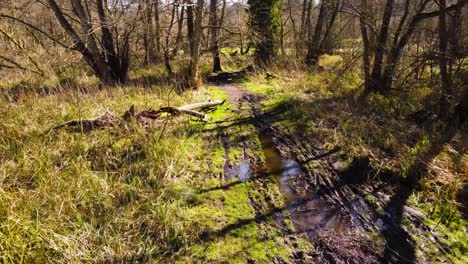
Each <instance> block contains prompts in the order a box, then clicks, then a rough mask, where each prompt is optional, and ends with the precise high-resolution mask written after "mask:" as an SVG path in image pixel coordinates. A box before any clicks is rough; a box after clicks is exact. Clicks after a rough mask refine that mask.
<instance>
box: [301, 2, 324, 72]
mask: <svg viewBox="0 0 468 264" xmlns="http://www.w3.org/2000/svg"><path fill="white" fill-rule="evenodd" d="M326 13H327V8H326V4H325V3H324V1H323V0H322V1H321V2H320V11H319V16H318V18H317V24H316V26H315V31H314V35H313V36H312V39H311V40H310V41H309V45H308V49H307V55H306V59H305V63H306V64H307V65H316V64H317V62H318V57H319V54H320V42H321V40H320V39H321V36H322V30H323V25H324V23H325V17H326V15H327V14H326Z"/></svg>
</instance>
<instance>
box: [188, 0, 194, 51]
mask: <svg viewBox="0 0 468 264" xmlns="http://www.w3.org/2000/svg"><path fill="white" fill-rule="evenodd" d="M187 4H188V6H187V37H188V42H189V50H190V54H192V52H193V49H194V41H195V40H194V23H195V21H194V20H195V18H194V14H193V2H192V0H187Z"/></svg>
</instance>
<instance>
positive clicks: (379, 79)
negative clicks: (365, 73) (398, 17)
mask: <svg viewBox="0 0 468 264" xmlns="http://www.w3.org/2000/svg"><path fill="white" fill-rule="evenodd" d="M394 4H395V0H387V2H386V4H385V11H384V15H383V18H382V25H381V28H380V33H379V37H378V39H377V44H376V49H375V54H374V68H373V70H372V74H371V78H370V80H368V82H367V83H366V90H367V92H370V91H379V92H382V93H388V92H389V89H390V87H386V86H387V85H388V83H387V84H385V83H384V82H385V80H384V78H383V76H382V70H383V63H384V54H385V52H386V50H387V41H388V35H389V28H390V20H391V18H392V14H393V7H394ZM392 77H393V75H392ZM388 81H389V80H387V82H388Z"/></svg>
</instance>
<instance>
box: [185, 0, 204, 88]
mask: <svg viewBox="0 0 468 264" xmlns="http://www.w3.org/2000/svg"><path fill="white" fill-rule="evenodd" d="M204 5H205V1H204V0H197V4H196V8H195V20H194V23H193V33H192V38H191V49H190V62H189V68H188V74H187V77H188V82H187V84H188V86H189V87H190V88H198V86H199V79H198V63H199V61H200V42H201V37H202V33H203V32H202V22H203V7H204Z"/></svg>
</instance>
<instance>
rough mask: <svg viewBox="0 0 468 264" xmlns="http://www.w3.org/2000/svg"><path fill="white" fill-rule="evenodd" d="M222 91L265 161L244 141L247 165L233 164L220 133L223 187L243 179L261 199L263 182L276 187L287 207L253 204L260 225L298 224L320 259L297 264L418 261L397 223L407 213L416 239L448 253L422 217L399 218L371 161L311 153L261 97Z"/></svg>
mask: <svg viewBox="0 0 468 264" xmlns="http://www.w3.org/2000/svg"><path fill="white" fill-rule="evenodd" d="M219 88H220V89H222V90H224V91H225V92H226V94H227V95H228V96H229V98H230V101H231V103H234V104H235V105H236V106H237V111H239V113H243V115H242V116H241V114H240V116H241V117H240V118H239V120H240V121H239V122H244V123H250V124H252V125H253V126H254V127H255V128H256V131H257V135H256V136H257V137H258V139H259V140H260V142H261V148H262V152H263V155H264V160H263V161H261V158H259V157H256V156H255V155H252V154H251V153H252V152H250V151H249V147H251V144H249V143H246V142H248V140H245V141H242V140H241V141H240V142H237V144H241V145H242V149H243V154H242V158H241V159H240V160H239V161H232V160H229V158H228V156H229V155H228V153H229V147H230V145H231V144H232V142H229V135H226V134H223V133H221V140H222V142H223V146H224V148H225V157H226V161H225V177H226V180H227V181H229V180H231V179H232V178H235V177H238V178H239V181H241V182H245V181H249V180H252V181H256V182H257V183H258V188H259V190H260V192H264V193H265V192H268V190H267V189H265V188H262V185H263V186H264V187H266V186H267V183H266V181H268V180H272V181H274V182H275V183H276V184H277V185H278V188H279V190H280V193H281V195H282V198H283V206H282V207H277V206H275V205H274V203H268V200H269V199H266V200H267V204H269V206H267V207H268V208H265V203H264V202H259V201H256V200H255V197H251V204H252V205H253V206H254V208H255V209H256V211H258V217H257V219H256V221H259V219H264V218H266V217H265V216H268V217H271V218H272V219H273V221H274V222H275V224H276V225H278V226H280V227H282V228H283V229H284V230H287V228H286V225H287V224H286V223H287V221H288V220H289V221H290V222H292V224H293V225H294V233H296V234H306V235H307V237H308V238H309V239H310V240H311V241H312V242H314V244H315V245H316V249H317V250H318V251H319V253H317V250H316V251H315V252H314V253H310V255H307V254H309V253H304V252H301V253H300V254H295V256H293V257H294V258H295V259H296V260H298V261H307V259H315V261H314V262H316V263H320V262H324V263H327V262H330V261H331V262H341V261H351V262H350V263H358V262H360V263H376V262H382V261H384V262H386V261H389V262H399V263H405V262H406V263H412V262H416V256H415V254H416V252H415V242H414V241H413V240H412V239H411V237H410V236H409V235H408V232H407V231H406V230H404V229H402V227H401V226H400V223H399V221H401V217H402V216H401V214H403V213H404V214H405V215H406V217H408V219H409V220H410V221H411V222H412V223H413V224H414V225H415V226H416V227H417V231H418V232H420V233H421V234H423V235H425V236H428V237H430V240H431V241H435V242H434V245H435V247H436V248H437V250H440V251H445V250H447V249H446V248H444V247H443V246H442V245H441V244H440V243H437V238H436V237H433V235H432V234H431V232H429V228H427V227H426V226H424V224H423V223H422V218H423V217H424V216H421V215H420V214H419V212H418V211H415V210H412V209H411V208H408V207H406V206H405V207H403V211H402V212H401V211H400V212H398V209H397V207H398V206H396V205H393V204H392V203H391V202H389V196H388V195H386V193H388V192H390V190H388V186H390V185H391V184H389V182H387V181H383V180H380V179H372V180H369V179H368V176H369V170H370V168H369V161H368V160H366V159H365V158H363V159H356V160H355V162H353V163H352V164H351V165H350V166H349V167H347V168H343V167H342V166H341V163H340V158H339V157H336V156H334V155H333V153H334V151H329V152H325V151H322V150H320V149H319V148H317V147H314V143H313V142H311V141H309V140H306V139H304V138H303V137H301V135H294V134H293V133H291V132H289V131H288V128H286V127H284V126H282V125H280V124H279V123H278V122H276V121H277V116H276V115H275V113H264V112H263V111H262V109H261V104H260V102H261V100H262V97H260V96H257V95H253V94H250V93H248V92H244V91H243V90H242V89H241V88H239V87H237V86H235V85H232V84H226V85H220V86H219ZM246 110H248V112H249V113H248V114H246V113H245V112H246ZM221 131H222V128H219V132H221ZM390 193H391V192H390ZM265 196H266V197H268V194H267V193H265ZM288 232H289V233H291V232H290V231H285V234H286V235H288ZM412 232H413V231H412ZM357 234H359V235H358V236H356V235H357ZM366 234H378V236H379V237H380V239H377V240H379V241H380V244H379V243H377V242H378V241H373V240H375V239H365V237H367V238H369V236H366ZM360 235H363V236H360ZM382 241H383V242H382ZM292 243H293V244H294V242H292ZM317 254H318V255H320V256H318V255H317Z"/></svg>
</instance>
